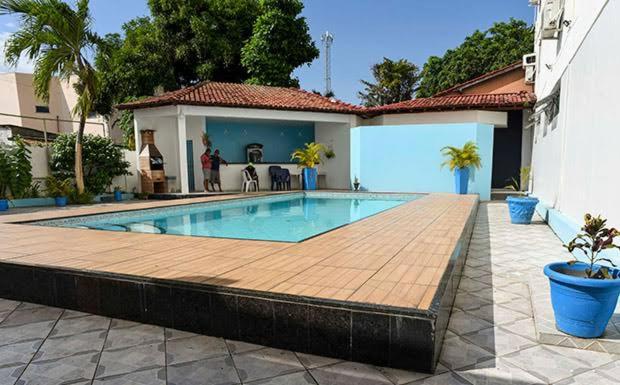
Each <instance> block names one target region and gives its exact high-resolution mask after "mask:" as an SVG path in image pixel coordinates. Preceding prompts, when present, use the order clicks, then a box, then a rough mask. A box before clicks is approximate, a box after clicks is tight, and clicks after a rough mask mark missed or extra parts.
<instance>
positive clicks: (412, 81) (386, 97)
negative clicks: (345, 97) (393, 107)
mask: <svg viewBox="0 0 620 385" xmlns="http://www.w3.org/2000/svg"><path fill="white" fill-rule="evenodd" d="M371 71H372V75H373V77H374V78H375V82H374V83H373V82H369V81H366V80H362V81H361V82H362V84H363V85H364V91H361V92H358V96H359V98H360V99H361V100H362V103H363V104H364V105H365V106H367V107H373V106H381V105H384V104H390V103H397V102H402V101H404V100H409V99H411V98H413V92H414V90H415V87H416V85H417V84H418V81H419V80H420V72H419V69H418V66H416V65H415V64H413V63H411V62H410V61H408V60H407V59H399V60H390V59H388V58H386V57H384V58H383V61H382V62H381V63H377V64H375V65H373V66H372V67H371Z"/></svg>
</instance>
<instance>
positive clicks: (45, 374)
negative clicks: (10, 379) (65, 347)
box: [16, 354, 99, 385]
mask: <svg viewBox="0 0 620 385" xmlns="http://www.w3.org/2000/svg"><path fill="white" fill-rule="evenodd" d="M98 357H99V355H98V354H82V355H75V356H69V357H63V358H58V359H54V360H45V361H33V362H32V363H30V365H28V367H27V368H26V370H25V371H24V373H23V374H22V376H21V378H20V379H19V381H18V382H17V383H16V385H56V384H58V385H59V384H66V383H73V382H80V381H89V382H90V380H91V379H92V377H93V373H94V371H95V367H96V365H97V359H98Z"/></svg>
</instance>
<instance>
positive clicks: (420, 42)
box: [0, 0, 534, 103]
mask: <svg viewBox="0 0 620 385" xmlns="http://www.w3.org/2000/svg"><path fill="white" fill-rule="evenodd" d="M146 3H147V1H146V0H91V12H92V15H93V18H94V29H95V31H96V32H98V33H99V34H106V33H109V32H120V30H121V26H122V25H123V23H125V22H127V21H129V20H131V19H133V18H134V17H137V16H145V15H148V14H149V10H148V6H147V4H146ZM304 5H305V8H304V11H303V16H304V17H306V19H307V22H308V25H309V27H310V34H311V36H312V38H313V40H314V41H315V43H316V44H317V47H320V48H321V57H319V59H317V60H315V61H313V62H312V63H311V64H310V65H309V66H303V67H301V68H298V69H297V70H296V71H295V73H294V75H295V76H297V77H298V78H299V80H300V84H301V87H302V88H304V89H307V90H313V89H316V90H320V91H322V90H323V89H324V88H325V82H324V80H323V79H324V62H323V49H322V46H321V34H323V33H324V32H325V31H330V32H331V33H332V34H333V35H334V36H335V38H334V44H333V46H332V71H331V72H332V74H331V77H332V89H333V90H334V92H335V94H336V97H337V98H338V99H341V100H344V101H346V102H350V103H359V98H358V96H357V92H358V91H360V90H362V88H363V87H362V85H361V83H360V79H366V80H372V79H371V75H370V67H371V66H372V65H373V64H374V63H377V62H380V61H381V60H382V59H383V57H388V58H390V59H401V58H405V59H407V60H409V61H411V62H413V63H415V64H417V65H418V66H419V67H420V68H421V67H422V65H423V64H424V63H425V62H426V59H427V58H428V57H429V56H431V55H437V56H441V55H443V53H444V52H445V51H446V50H447V49H450V48H454V47H456V46H458V45H459V44H460V43H462V41H463V39H464V38H465V36H467V35H469V34H471V33H472V32H473V31H475V30H476V29H480V30H485V29H487V28H489V27H490V26H491V25H492V24H493V23H494V22H496V21H507V20H508V19H509V18H510V17H514V18H517V19H522V20H525V21H526V22H528V23H529V24H531V23H532V22H533V20H534V9H533V8H530V7H529V6H528V1H527V0H305V1H304ZM17 24H18V20H17V19H16V18H15V17H12V16H0V48H3V47H4V42H5V41H6V39H7V38H8V36H9V35H10V33H12V32H14V31H15V30H16V28H17V27H18V25H17ZM1 51H3V49H2V50H0V72H3V71H10V70H14V69H11V68H8V67H7V66H6V65H5V64H4V56H3V53H1ZM17 70H18V71H22V72H31V71H32V64H31V63H28V62H26V61H21V63H20V65H19V67H18V68H17Z"/></svg>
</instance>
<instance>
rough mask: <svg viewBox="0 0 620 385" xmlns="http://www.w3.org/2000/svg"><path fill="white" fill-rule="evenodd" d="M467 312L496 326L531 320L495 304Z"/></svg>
mask: <svg viewBox="0 0 620 385" xmlns="http://www.w3.org/2000/svg"><path fill="white" fill-rule="evenodd" d="M506 306H509V304H507V305H506ZM467 312H468V313H470V314H472V315H474V316H476V317H477V318H479V319H482V320H485V321H487V322H490V323H492V324H493V325H496V326H499V325H503V324H507V323H512V322H515V321H518V320H521V319H526V318H530V317H529V316H527V315H525V314H523V313H520V312H518V311H514V310H511V309H509V308H507V307H504V306H501V305H495V304H493V305H485V306H482V307H480V308H479V309H473V310H469V311H467Z"/></svg>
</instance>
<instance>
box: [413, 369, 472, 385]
mask: <svg viewBox="0 0 620 385" xmlns="http://www.w3.org/2000/svg"><path fill="white" fill-rule="evenodd" d="M410 385H470V383H469V382H468V381H466V380H464V379H463V378H461V377H459V376H458V375H456V374H454V373H452V372H447V373H444V374H441V375H439V376H433V377H428V378H425V379H423V380H420V381H416V382H412V383H411V384H410Z"/></svg>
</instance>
